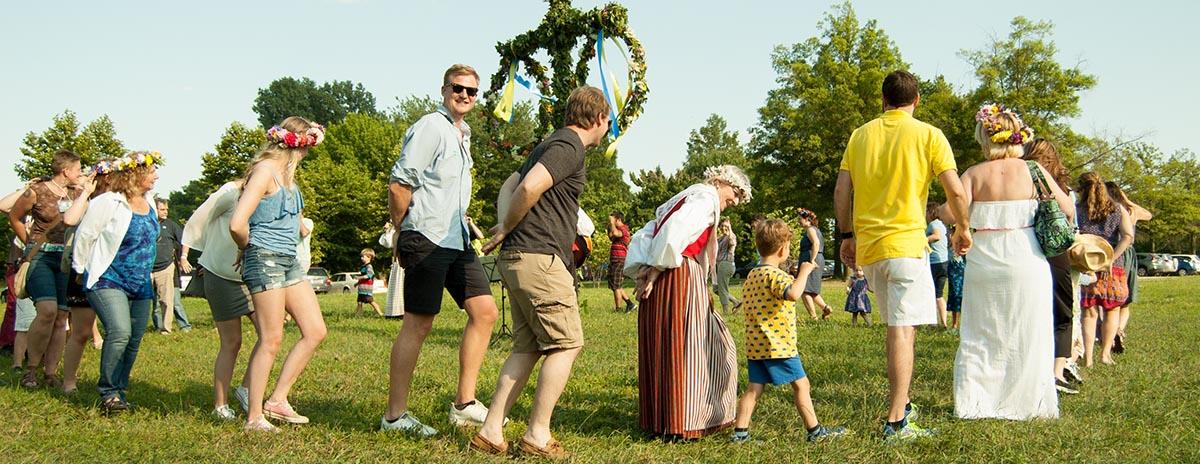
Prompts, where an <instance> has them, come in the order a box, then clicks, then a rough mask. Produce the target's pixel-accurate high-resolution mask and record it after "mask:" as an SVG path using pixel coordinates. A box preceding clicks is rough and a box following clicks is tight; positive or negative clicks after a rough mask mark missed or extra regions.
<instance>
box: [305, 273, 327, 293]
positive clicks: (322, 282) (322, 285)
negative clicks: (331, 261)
mask: <svg viewBox="0 0 1200 464" xmlns="http://www.w3.org/2000/svg"><path fill="white" fill-rule="evenodd" d="M306 277H307V278H308V283H309V284H311V285H312V288H313V291H314V292H317V293H327V292H329V284H330V281H329V271H326V270H325V268H323V267H310V268H308V275H307V276H306Z"/></svg>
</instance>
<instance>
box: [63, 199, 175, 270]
mask: <svg viewBox="0 0 1200 464" xmlns="http://www.w3.org/2000/svg"><path fill="white" fill-rule="evenodd" d="M145 197H146V203H149V204H150V214H153V215H155V216H158V211H156V210H155V209H154V194H153V193H151V192H146V193H145ZM132 219H133V209H132V208H130V207H129V200H128V199H126V198H125V194H123V193H118V192H106V193H103V194H101V195H100V196H98V197H96V198H94V199H92V201H91V202H89V203H88V208H87V211H86V212H84V213H83V218H82V219H80V220H79V225H78V226H76V227H75V245H74V249H73V251H72V253H71V267H72V268H74V269H75V272H78V273H80V274H84V273H86V274H87V282H84V285H83V288H92V286H93V285H96V282H98V281H99V280H100V276H101V275H103V274H104V271H107V270H108V266H110V265H112V262H113V259H114V258H116V257H117V250H119V249H120V248H121V241H122V240H125V232H127V231H129V221H131V220H132Z"/></svg>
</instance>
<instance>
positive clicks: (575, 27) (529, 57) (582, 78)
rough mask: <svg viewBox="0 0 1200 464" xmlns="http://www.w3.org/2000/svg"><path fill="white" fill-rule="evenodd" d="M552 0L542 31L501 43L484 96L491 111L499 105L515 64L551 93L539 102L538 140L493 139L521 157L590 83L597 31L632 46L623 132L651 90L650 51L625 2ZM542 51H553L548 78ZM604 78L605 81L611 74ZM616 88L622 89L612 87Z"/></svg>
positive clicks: (619, 119)
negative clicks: (589, 4) (587, 6)
mask: <svg viewBox="0 0 1200 464" xmlns="http://www.w3.org/2000/svg"><path fill="white" fill-rule="evenodd" d="M548 2H549V4H550V8H549V9H548V10H547V11H546V17H545V18H544V19H543V20H542V23H541V24H540V25H539V26H538V27H537V29H533V30H531V31H528V32H525V33H523V34H521V35H518V36H516V37H514V38H513V39H512V40H510V41H508V42H500V43H497V44H496V52H497V53H499V54H500V66H499V69H498V70H497V71H496V74H494V75H493V76H492V82H491V88H490V89H489V90H488V91H487V93H486V94H485V97H486V102H485V108H486V110H487V112H488V113H492V112H493V111H494V110H495V108H496V105H497V103H499V100H500V99H501V93H502V89H503V87H504V86H505V84H506V83H507V82H508V81H509V79H508V77H509V72H510V69H511V67H512V65H513V64H514V63H519V64H520V67H521V68H522V70H523V71H524V72H525V73H526V74H528V75H529V76H530V77H531V78H532V81H533V82H532V83H531V84H532V85H535V86H537V88H538V91H540V92H541V93H542V94H544V95H546V96H549V98H543V99H541V101H540V104H539V108H538V123H539V126H540V127H539V129H538V132H537V133H536V136H535V137H534V140H533V141H532V142H530V143H529V144H527V145H524V146H519V147H511V145H509V144H507V143H504V144H500V143H499V142H500V141H496V140H493V141H491V142H490V143H491V144H492V145H493V147H492V148H493V149H496V150H497V151H505V152H509V153H511V154H514V155H519V156H525V155H528V154H529V152H530V151H532V149H533V147H534V146H535V145H536V144H537V143H538V142H539V141H541V139H543V138H545V137H546V136H547V135H549V134H550V133H551V132H553V131H554V129H555V121H556V120H557V119H558V117H557V116H556V115H561V114H563V113H564V111H565V107H566V103H567V97H568V96H569V95H570V94H571V91H572V90H574V89H575V88H576V87H578V86H580V85H582V84H583V83H584V82H586V81H587V76H588V70H589V64H588V63H589V62H590V61H591V60H592V59H593V58H595V57H596V45H597V36H598V35H602V37H603V38H604V39H612V40H619V41H620V42H623V43H624V44H625V46H626V47H627V48H628V49H629V54H628V55H627V56H626V57H625V58H626V60H627V62H628V68H629V81H628V82H629V84H628V90H627V92H628V94H627V95H623V97H624V100H623V103H624V105H623V107H622V108H621V109H620V112H619V113H617V117H616V118H614V119H615V121H614V122H615V124H616V125H617V126H616V127H618V128H620V130H621V131H623V130H625V129H626V128H628V127H629V126H630V125H631V124H632V123H633V121H635V120H637V118H638V116H640V115H641V113H642V105H644V104H645V102H646V94H648V93H649V91H650V88H649V87H648V86H647V85H646V52H645V49H643V48H642V44H641V42H638V40H637V38H636V37H634V35H633V31H632V30H630V28H629V25H628V19H629V11H628V10H626V9H625V7H624V6H621V5H619V4H616V3H609V4H607V5H605V6H603V7H600V8H596V9H592V10H591V11H587V12H584V11H580V10H578V9H576V8H574V7H573V6H571V2H570V0H548ZM580 38H583V48H581V49H580V50H579V56H578V61H575V60H574V59H572V54H573V53H574V50H575V47H576V46H577V45H579V39H580ZM601 46H603V44H601ZM539 50H545V51H546V53H547V54H548V55H550V66H551V68H552V69H553V72H554V74H553V76H547V74H546V72H547V70H546V66H545V65H543V64H542V63H541V62H539V61H538V60H537V59H535V58H533V55H534V54H536V53H537V52H538V51H539ZM600 78H601V79H602V80H603V79H606V78H607V76H600ZM612 92H620V91H619V90H618V89H613V90H612ZM618 106H620V105H618ZM615 110H616V109H615V108H614V111H615ZM500 123H501V121H499V120H495V119H494V120H492V124H500ZM614 132H616V131H615V130H614Z"/></svg>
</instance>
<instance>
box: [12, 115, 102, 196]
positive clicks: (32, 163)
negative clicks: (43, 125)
mask: <svg viewBox="0 0 1200 464" xmlns="http://www.w3.org/2000/svg"><path fill="white" fill-rule="evenodd" d="M22 145H23V146H22V147H21V149H20V150H21V155H22V156H23V157H24V158H23V159H22V160H21V161H20V162H19V163H17V165H16V166H15V167H14V168H15V170H16V172H17V177H20V178H21V180H29V179H32V178H35V177H41V176H47V175H50V174H52V173H51V171H50V163H51V161H52V160H53V158H54V152H56V151H58V150H61V149H64V148H65V149H68V150H71V151H74V152H75V154H77V155H79V156H80V158H82V161H83V164H85V165H86V164H92V163H95V162H96V161H97V160H99V159H100V158H105V157H117V156H121V155H124V154H125V147H124V145H123V144H122V143H121V141H120V140H119V139H117V135H116V129H115V128H114V127H113V122H112V120H111V119H109V118H108V116H100V118H98V119H96V120H95V121H91V122H89V123H87V125H85V126H83V129H82V130H80V127H79V118H78V117H77V116H76V115H75V113H74V112H72V111H71V110H66V111H63V112H62V113H61V114H58V115H55V116H54V118H53V120H52V122H51V124H50V127H49V128H47V129H46V130H45V131H43V132H41V133H36V132H29V133H28V134H26V135H25V139H24V140H23V141H22Z"/></svg>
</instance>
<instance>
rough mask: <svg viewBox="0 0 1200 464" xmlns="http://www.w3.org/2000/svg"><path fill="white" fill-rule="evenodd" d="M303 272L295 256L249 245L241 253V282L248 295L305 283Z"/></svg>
mask: <svg viewBox="0 0 1200 464" xmlns="http://www.w3.org/2000/svg"><path fill="white" fill-rule="evenodd" d="M304 275H305V270H304V268H303V267H301V265H300V262H299V261H297V260H296V256H295V255H285V254H283V253H277V252H274V251H271V250H267V249H265V248H262V247H259V246H255V245H250V246H249V247H247V248H246V251H244V252H243V253H242V282H244V283H245V284H246V289H248V290H250V293H252V294H253V293H261V292H264V291H267V290H273V289H276V288H287V287H291V286H292V285H296V284H298V283H300V282H304V281H305V276H304Z"/></svg>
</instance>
